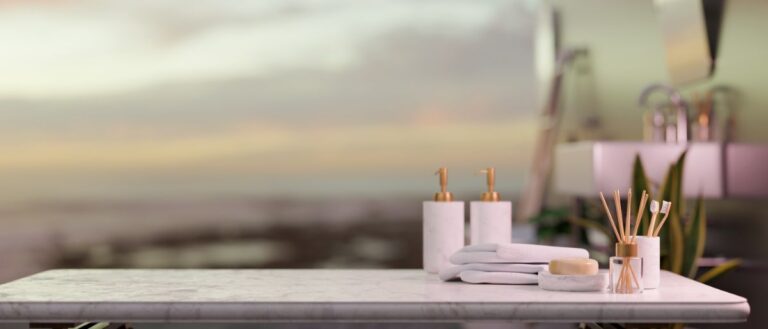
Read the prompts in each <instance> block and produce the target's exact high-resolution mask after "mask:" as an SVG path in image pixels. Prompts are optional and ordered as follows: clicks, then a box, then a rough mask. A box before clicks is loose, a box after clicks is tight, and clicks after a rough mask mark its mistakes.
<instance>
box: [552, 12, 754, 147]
mask: <svg viewBox="0 0 768 329" xmlns="http://www.w3.org/2000/svg"><path fill="white" fill-rule="evenodd" d="M550 2H551V3H552V5H553V7H554V8H556V10H558V12H559V13H560V18H561V24H562V25H561V26H562V29H561V31H562V34H561V45H562V46H564V47H570V46H584V47H586V48H587V49H588V50H589V52H590V57H589V62H590V65H589V69H588V70H587V72H589V74H587V75H586V76H578V74H571V75H570V78H569V80H568V84H567V85H566V89H565V92H566V97H565V103H564V105H565V108H564V116H565V121H566V124H565V128H566V131H573V129H574V125H575V124H577V123H578V122H580V121H582V120H583V119H584V118H585V117H586V116H587V115H589V114H594V115H597V116H598V117H599V118H600V120H601V123H602V129H601V130H600V131H601V134H602V137H606V138H616V139H640V138H641V136H642V130H641V115H642V110H640V109H639V107H638V106H637V97H638V95H639V93H640V91H641V90H642V88H643V87H644V86H645V85H647V84H648V83H651V82H665V81H668V74H667V71H666V64H665V61H664V52H663V48H662V40H661V31H660V27H659V24H658V22H657V20H656V16H655V12H654V7H653V2H652V1H650V0H648V1H637V0H621V1H607V0H580V1H568V0H552V1H550ZM766 17H768V1H758V0H741V1H728V2H727V4H726V10H725V14H724V17H723V25H722V30H721V35H720V36H721V38H720V50H719V55H718V59H717V68H716V71H715V73H714V75H713V76H712V78H711V79H710V80H708V81H703V82H701V83H697V84H694V85H690V86H686V87H685V88H683V89H682V90H683V91H684V92H685V93H686V94H689V95H690V94H691V93H692V92H694V91H702V92H703V91H705V90H706V89H707V88H709V87H711V86H713V85H726V86H730V87H732V88H734V89H735V90H737V91H738V94H739V103H740V106H739V113H740V114H739V116H738V121H737V125H738V128H737V140H738V141H743V142H768V129H766V124H768V92H766V89H767V86H766V84H768V19H767V18H766ZM575 80H579V81H575ZM718 115H720V116H722V114H720V113H718Z"/></svg>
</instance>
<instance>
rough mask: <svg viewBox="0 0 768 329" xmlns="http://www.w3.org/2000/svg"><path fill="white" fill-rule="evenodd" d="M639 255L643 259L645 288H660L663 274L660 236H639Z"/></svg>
mask: <svg viewBox="0 0 768 329" xmlns="http://www.w3.org/2000/svg"><path fill="white" fill-rule="evenodd" d="M637 256H638V257H640V258H642V259H643V265H642V268H643V270H642V272H643V279H642V280H643V288H644V289H656V288H658V287H659V276H660V275H661V273H660V272H661V259H660V258H661V252H660V249H659V237H657V236H654V237H649V236H638V237H637Z"/></svg>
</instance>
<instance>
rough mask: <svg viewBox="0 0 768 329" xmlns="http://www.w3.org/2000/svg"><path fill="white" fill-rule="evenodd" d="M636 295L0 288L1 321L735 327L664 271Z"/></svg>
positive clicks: (417, 283) (319, 278) (342, 288)
mask: <svg viewBox="0 0 768 329" xmlns="http://www.w3.org/2000/svg"><path fill="white" fill-rule="evenodd" d="M661 282H662V284H661V287H659V289H656V290H649V291H645V292H644V293H643V294H641V295H613V294H608V293H599V292H556V291H545V290H542V289H539V288H538V287H537V286H509V285H472V284H466V283H461V282H442V281H440V280H439V279H438V278H437V276H435V275H430V274H427V273H425V272H423V271H422V270H319V269H312V270H309V269H308V270H52V271H46V272H42V273H39V274H35V275H32V276H30V277H27V278H23V279H20V280H17V281H13V282H10V283H6V284H3V285H0V321H35V322H43V321H96V320H98V321H133V322H141V321H157V322H190V321H215V322H221V321H228V322H248V321H326V320H330V321H422V320H426V321H462V320H517V321H562V322H576V321H584V322H607V321H611V322H613V321H615V322H689V323H697V322H738V321H745V320H746V318H747V316H748V315H749V304H747V301H746V299H744V298H742V297H739V296H736V295H733V294H730V293H727V292H724V291H721V290H718V289H715V288H712V287H709V286H707V285H704V284H701V283H698V282H695V281H693V280H689V279H687V278H683V277H681V276H678V275H674V274H671V273H667V272H664V273H662V278H661Z"/></svg>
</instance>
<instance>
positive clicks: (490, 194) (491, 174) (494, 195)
mask: <svg viewBox="0 0 768 329" xmlns="http://www.w3.org/2000/svg"><path fill="white" fill-rule="evenodd" d="M480 172H481V173H483V174H485V175H486V180H487V184H488V191H487V192H483V194H482V195H481V196H480V200H481V201H486V202H498V201H499V200H500V199H501V197H500V196H499V192H496V191H494V187H495V185H496V169H494V168H486V169H484V170H480Z"/></svg>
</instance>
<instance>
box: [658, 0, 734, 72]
mask: <svg viewBox="0 0 768 329" xmlns="http://www.w3.org/2000/svg"><path fill="white" fill-rule="evenodd" d="M724 2H725V1H724V0H655V6H656V10H657V12H658V17H659V22H660V23H661V31H662V36H663V39H664V48H665V51H666V60H667V69H668V70H669V77H670V83H671V84H672V85H675V86H681V85H685V84H689V83H692V82H696V81H700V80H704V79H706V78H708V77H709V76H711V75H712V73H713V72H714V68H715V60H716V58H717V45H718V38H719V34H720V23H721V21H722V13H723V9H724Z"/></svg>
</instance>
